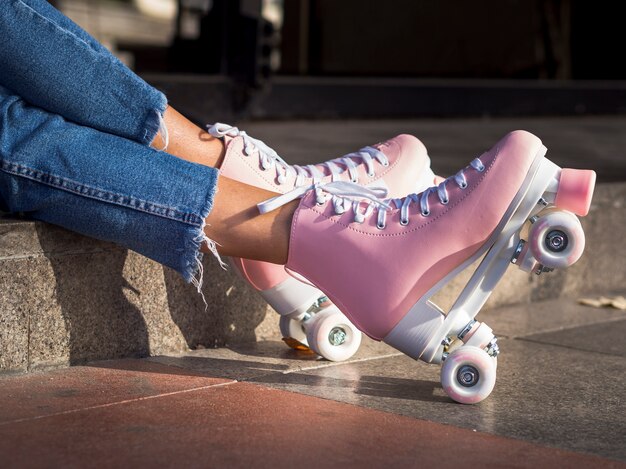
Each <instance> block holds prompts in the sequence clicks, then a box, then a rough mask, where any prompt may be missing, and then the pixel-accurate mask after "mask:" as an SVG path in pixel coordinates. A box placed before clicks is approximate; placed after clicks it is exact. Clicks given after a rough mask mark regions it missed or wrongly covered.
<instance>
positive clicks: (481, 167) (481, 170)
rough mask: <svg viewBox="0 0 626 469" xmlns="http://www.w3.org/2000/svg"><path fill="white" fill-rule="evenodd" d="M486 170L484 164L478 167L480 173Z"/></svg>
mask: <svg viewBox="0 0 626 469" xmlns="http://www.w3.org/2000/svg"><path fill="white" fill-rule="evenodd" d="M484 170H485V165H482V166H480V167H479V168H478V170H477V171H478V172H479V173H482V172H483V171H484Z"/></svg>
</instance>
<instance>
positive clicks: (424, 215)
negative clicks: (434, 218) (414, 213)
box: [422, 210, 430, 217]
mask: <svg viewBox="0 0 626 469" xmlns="http://www.w3.org/2000/svg"><path fill="white" fill-rule="evenodd" d="M428 215H430V210H429V211H427V212H422V216H423V217H427V216H428Z"/></svg>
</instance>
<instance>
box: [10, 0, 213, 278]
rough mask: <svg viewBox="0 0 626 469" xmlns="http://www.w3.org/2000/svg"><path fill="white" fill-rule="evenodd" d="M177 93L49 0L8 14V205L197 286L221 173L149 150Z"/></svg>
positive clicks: (14, 2)
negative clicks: (170, 95) (148, 79)
mask: <svg viewBox="0 0 626 469" xmlns="http://www.w3.org/2000/svg"><path fill="white" fill-rule="evenodd" d="M166 107H167V100H166V98H165V96H164V95H163V94H162V93H161V92H159V91H157V90H156V89H154V88H152V87H151V86H149V85H148V84H147V83H145V82H144V81H143V80H142V79H140V78H139V77H138V76H137V75H135V74H134V73H133V72H132V71H130V70H129V69H128V68H127V67H126V66H124V65H123V64H122V63H121V62H120V61H118V60H117V59H116V58H115V57H114V56H113V55H112V54H110V53H109V52H108V51H107V50H106V49H105V48H104V47H103V46H102V45H100V44H99V43H98V42H97V41H96V40H95V39H93V38H92V37H91V36H89V35H88V34H87V33H86V32H85V31H83V30H82V29H80V28H79V27H78V26H76V25H75V24H74V23H72V22H71V21H70V20H69V19H68V18H67V17H65V16H64V15H62V14H61V13H60V12H58V11H57V10H56V9H54V8H53V7H52V6H51V5H50V4H48V3H47V2H46V1H45V0H4V1H3V5H2V8H0V210H3V211H9V212H23V213H25V214H27V215H28V216H29V217H31V218H33V219H36V220H41V221H45V222H48V223H52V224H55V225H60V226H62V227H64V228H67V229H69V230H71V231H75V232H78V233H81V234H84V235H87V236H91V237H94V238H98V239H101V240H104V241H111V242H114V243H116V244H118V245H121V246H124V247H127V248H129V249H132V250H134V251H137V252H139V253H140V254H143V255H144V256H146V257H149V258H151V259H153V260H155V261H157V262H159V263H161V264H163V265H166V266H168V267H171V268H173V269H175V270H177V271H178V272H180V273H181V274H182V275H183V277H184V278H185V280H187V281H193V280H194V279H195V276H196V275H197V273H198V268H199V265H200V264H199V261H200V259H201V254H200V252H199V248H200V245H201V243H202V242H203V241H208V239H207V238H206V236H205V235H204V232H203V228H204V220H205V219H206V217H207V216H208V214H209V212H210V210H211V208H212V205H213V199H214V195H215V190H216V187H217V178H218V171H217V170H216V169H214V168H209V167H206V166H201V165H198V164H194V163H190V162H187V161H184V160H181V159H178V158H176V157H174V156H172V155H169V154H167V153H165V152H162V151H156V150H153V149H152V148H150V147H149V144H150V142H152V140H153V139H154V137H155V135H156V133H157V132H158V131H159V128H160V126H161V125H162V115H163V112H164V111H165V108H166Z"/></svg>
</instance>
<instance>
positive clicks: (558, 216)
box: [529, 211, 585, 269]
mask: <svg viewBox="0 0 626 469" xmlns="http://www.w3.org/2000/svg"><path fill="white" fill-rule="evenodd" d="M529 242H530V250H531V252H532V255H533V257H534V258H535V259H537V261H538V262H539V263H540V264H542V265H544V266H546V267H549V268H551V269H558V268H563V267H567V266H570V265H572V264H573V263H574V262H576V261H577V260H578V259H579V258H580V256H581V255H582V253H583V250H584V249H585V233H584V232H583V228H582V226H581V225H580V221H579V220H578V218H576V215H574V214H573V213H569V212H564V211H553V212H550V213H548V214H547V215H544V216H542V217H541V218H539V219H538V220H537V221H536V222H535V223H534V224H533V226H532V227H531V229H530V234H529Z"/></svg>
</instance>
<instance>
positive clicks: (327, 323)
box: [306, 306, 361, 362]
mask: <svg viewBox="0 0 626 469" xmlns="http://www.w3.org/2000/svg"><path fill="white" fill-rule="evenodd" d="M306 336H307V340H308V343H309V347H311V349H313V351H315V352H316V353H317V354H318V355H321V356H322V357H324V358H325V359H327V360H330V361H333V362H341V361H344V360H347V359H348V358H350V357H351V356H352V355H354V354H355V353H356V351H357V350H358V349H359V346H360V345H361V331H359V330H358V329H357V328H356V327H354V326H353V325H352V324H351V323H350V321H349V320H348V318H346V317H345V316H344V315H343V314H342V313H341V312H340V311H339V310H338V309H337V308H336V307H335V306H331V307H329V308H326V309H324V310H322V311H320V312H319V313H317V314H316V315H315V316H314V317H313V318H312V319H311V321H310V323H309V324H308V325H307V333H306Z"/></svg>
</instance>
